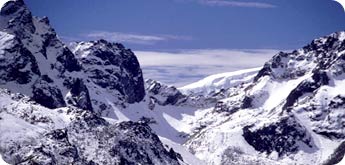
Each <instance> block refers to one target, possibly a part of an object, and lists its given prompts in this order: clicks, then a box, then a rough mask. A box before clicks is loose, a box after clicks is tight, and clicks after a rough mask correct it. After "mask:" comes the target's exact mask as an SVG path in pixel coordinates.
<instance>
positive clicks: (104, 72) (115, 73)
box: [70, 40, 145, 103]
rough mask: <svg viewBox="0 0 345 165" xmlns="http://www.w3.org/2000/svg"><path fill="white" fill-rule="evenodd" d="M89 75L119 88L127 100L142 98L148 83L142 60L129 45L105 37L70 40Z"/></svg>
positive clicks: (103, 85) (101, 83)
mask: <svg viewBox="0 0 345 165" xmlns="http://www.w3.org/2000/svg"><path fill="white" fill-rule="evenodd" d="M70 47H71V49H72V50H73V52H75V54H76V56H77V58H78V59H79V61H80V62H81V64H82V67H83V70H84V72H85V74H86V76H87V77H88V78H89V79H90V80H91V81H92V82H93V83H94V84H96V85H98V86H99V87H101V88H104V89H107V90H117V91H119V92H120V93H121V94H122V95H123V96H124V97H125V99H126V101H127V102H128V103H135V102H140V101H141V100H142V99H143V98H144V96H145V87H144V80H143V75H142V71H141V69H140V65H139V62H138V60H137V58H136V56H135V55H134V53H133V52H132V51H131V50H130V49H126V48H125V47H124V46H123V45H121V44H118V43H110V42H107V41H105V40H98V41H91V42H80V43H73V44H71V46H70Z"/></svg>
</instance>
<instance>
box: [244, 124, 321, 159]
mask: <svg viewBox="0 0 345 165" xmlns="http://www.w3.org/2000/svg"><path fill="white" fill-rule="evenodd" d="M253 127H254V126H252V125H251V126H246V127H244V128H243V137H244V139H245V140H246V141H247V142H248V143H249V144H250V145H251V146H253V147H254V148H255V150H257V151H259V152H265V153H267V154H271V153H272V152H274V151H276V152H277V153H278V156H283V155H289V154H291V153H294V152H296V151H298V150H300V149H301V148H299V145H301V144H304V145H305V146H306V147H307V148H310V149H312V148H314V147H316V146H315V145H314V143H313V139H312V138H311V136H310V135H309V134H308V132H307V130H306V129H305V128H304V127H303V126H302V125H300V124H299V123H298V122H296V120H295V119H293V118H291V117H286V118H283V119H281V120H280V121H278V122H276V123H272V124H270V125H267V126H264V127H262V128H258V129H255V130H252V129H253Z"/></svg>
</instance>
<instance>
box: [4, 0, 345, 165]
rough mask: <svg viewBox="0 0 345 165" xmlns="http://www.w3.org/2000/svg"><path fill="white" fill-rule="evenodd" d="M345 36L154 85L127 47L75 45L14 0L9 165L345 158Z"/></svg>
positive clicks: (8, 34) (7, 22) (7, 50)
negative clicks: (179, 83) (246, 65)
mask: <svg viewBox="0 0 345 165" xmlns="http://www.w3.org/2000/svg"><path fill="white" fill-rule="evenodd" d="M0 6H2V5H1V4H0ZM344 40H345V32H338V33H333V34H331V35H329V36H325V37H321V38H319V39H316V40H314V41H312V43H310V44H309V45H307V46H305V47H303V48H301V49H299V50H296V51H293V52H291V53H284V52H280V53H278V54H277V55H275V56H274V57H273V58H272V59H271V60H270V61H268V62H267V63H265V64H264V66H263V67H261V68H254V69H248V70H242V71H237V72H231V73H222V74H217V75H211V76H209V77H206V78H205V79H202V80H200V81H198V82H196V83H192V84H190V85H187V86H185V87H182V88H175V87H174V86H169V85H165V84H162V83H160V82H158V81H155V80H151V79H147V80H145V81H144V76H143V74H142V71H141V68H140V64H139V61H138V60H137V58H136V56H135V54H134V53H133V52H132V51H131V50H130V49H127V48H125V47H124V46H123V45H122V44H119V43H111V42H108V41H105V40H97V41H88V42H76V43H71V44H69V45H68V46H67V45H65V44H64V43H63V42H61V41H60V40H59V38H58V36H57V34H56V33H55V31H54V29H53V28H52V27H51V26H50V25H49V20H48V19H47V18H42V19H40V18H37V17H33V16H32V15H31V12H30V11H29V10H28V8H27V7H26V6H25V4H24V2H23V1H22V0H7V1H6V3H4V4H3V7H2V9H1V11H0V132H1V134H0V155H1V157H0V158H1V159H0V161H6V162H7V163H10V164H35V163H36V164H190V165H194V164H195V165H200V164H322V163H324V164H334V163H338V162H340V161H341V160H342V157H343V156H344V154H345V150H344V141H345V111H344V107H345V106H344V105H345V92H344V85H345V76H344V75H345V74H344V72H345V61H344V60H345V41H344ZM0 163H1V162H0Z"/></svg>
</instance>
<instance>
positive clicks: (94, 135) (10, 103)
mask: <svg viewBox="0 0 345 165" xmlns="http://www.w3.org/2000/svg"><path fill="white" fill-rule="evenodd" d="M0 99H1V100H6V101H7V102H1V103H0V107H1V109H0V117H1V119H0V125H1V127H0V131H1V134H0V139H1V141H0V151H1V154H2V157H3V159H4V160H6V161H8V162H9V163H13V164H18V163H20V164H169V165H170V164H176V165H177V164H180V163H179V160H178V158H176V155H174V154H172V152H169V151H168V150H166V149H165V147H164V146H163V144H162V142H161V141H160V140H159V138H158V136H157V135H156V134H155V133H154V132H153V131H152V129H151V128H150V127H149V126H148V125H147V124H146V123H138V122H132V121H129V122H121V123H118V124H110V123H108V122H107V121H106V120H104V119H103V118H101V117H99V116H97V115H96V114H94V113H93V112H91V111H85V110H81V109H76V108H71V107H69V108H67V107H64V108H59V109H55V110H51V109H47V108H45V107H42V106H40V105H38V104H35V102H32V101H29V100H30V99H29V98H27V97H25V96H22V95H17V94H12V93H10V92H9V91H7V90H3V89H1V90H0ZM66 116H69V117H68V118H66ZM14 123H15V124H14ZM28 129H29V130H28ZM175 154H176V153H175Z"/></svg>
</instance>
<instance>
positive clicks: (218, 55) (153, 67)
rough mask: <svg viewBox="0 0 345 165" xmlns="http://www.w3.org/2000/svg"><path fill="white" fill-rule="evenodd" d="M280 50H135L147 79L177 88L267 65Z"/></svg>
mask: <svg viewBox="0 0 345 165" xmlns="http://www.w3.org/2000/svg"><path fill="white" fill-rule="evenodd" d="M278 52H279V50H272V49H259V50H257V49H252V50H227V49H219V50H212V49H203V50H185V51H178V52H154V51H135V54H136V55H137V57H138V59H139V62H140V65H141V67H142V68H143V72H144V77H145V78H152V79H155V80H159V81H162V82H164V83H167V84H171V85H175V86H178V87H180V86H183V85H186V84H189V83H192V82H195V81H197V80H199V79H201V78H204V77H206V76H208V75H211V74H217V73H223V72H232V71H236V70H241V69H248V68H255V67H260V66H263V65H264V63H265V62H266V61H268V60H269V59H270V58H271V57H272V56H273V55H275V54H276V53H278Z"/></svg>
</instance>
